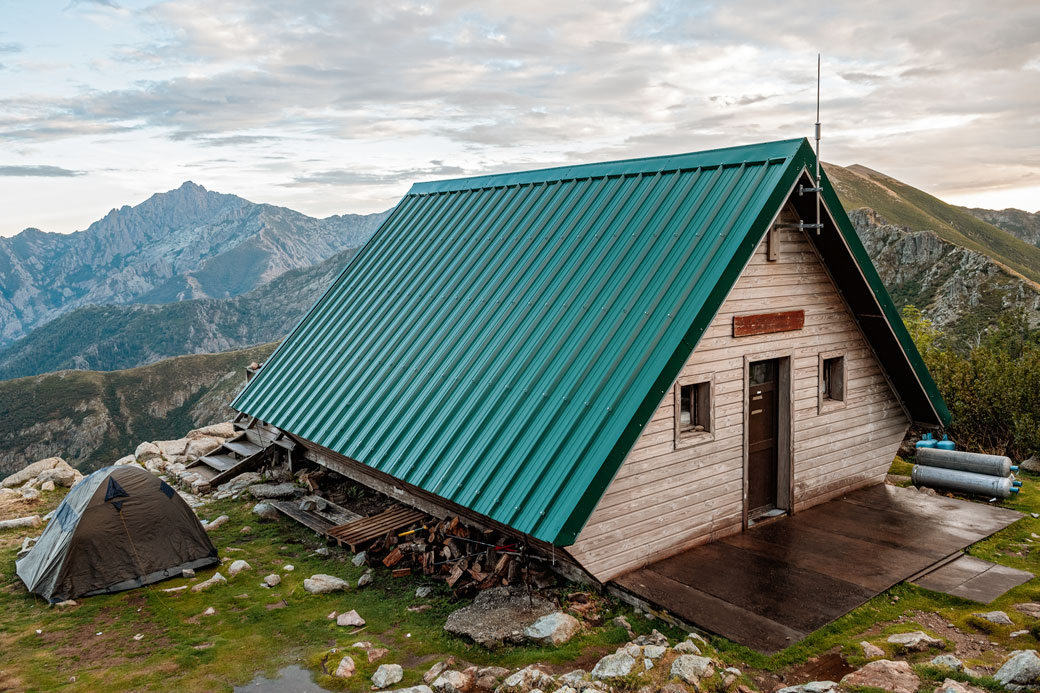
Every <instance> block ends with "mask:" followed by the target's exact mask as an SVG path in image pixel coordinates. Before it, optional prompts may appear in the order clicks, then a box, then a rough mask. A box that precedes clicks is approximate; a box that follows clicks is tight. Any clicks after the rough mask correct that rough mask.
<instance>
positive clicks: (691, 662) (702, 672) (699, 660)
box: [669, 654, 715, 686]
mask: <svg viewBox="0 0 1040 693" xmlns="http://www.w3.org/2000/svg"><path fill="white" fill-rule="evenodd" d="M669 673H670V675H671V676H672V677H678V678H680V679H682V680H683V681H685V682H686V683H689V684H692V685H694V686H696V685H697V684H698V683H700V680H701V679H705V678H708V677H709V676H711V675H712V674H714V673H715V667H713V666H712V664H711V660H710V659H708V658H707V657H699V656H697V655H688V654H684V655H679V656H678V657H676V658H675V661H673V662H672V669H671V671H670V672H669Z"/></svg>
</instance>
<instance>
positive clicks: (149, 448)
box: [134, 442, 162, 463]
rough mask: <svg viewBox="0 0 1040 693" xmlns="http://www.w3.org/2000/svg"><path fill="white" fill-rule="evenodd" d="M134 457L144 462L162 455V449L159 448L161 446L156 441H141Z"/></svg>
mask: <svg viewBox="0 0 1040 693" xmlns="http://www.w3.org/2000/svg"><path fill="white" fill-rule="evenodd" d="M134 457H135V458H137V461H138V462H141V463H144V462H147V461H148V460H152V459H155V458H156V457H162V451H160V450H159V446H158V445H156V444H155V443H147V442H146V443H141V444H140V445H138V446H137V449H136V450H134Z"/></svg>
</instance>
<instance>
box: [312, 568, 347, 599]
mask: <svg viewBox="0 0 1040 693" xmlns="http://www.w3.org/2000/svg"><path fill="white" fill-rule="evenodd" d="M303 589H304V590H305V591H306V592H309V593H310V594H327V593H329V592H342V591H343V590H346V589H350V583H349V582H347V581H346V580H344V579H343V578H338V577H335V576H333V575H325V574H324V573H317V574H316V575H311V576H310V577H309V578H306V579H305V580H304V581H303Z"/></svg>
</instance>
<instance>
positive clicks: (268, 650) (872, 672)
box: [0, 425, 1040, 693]
mask: <svg viewBox="0 0 1040 693" xmlns="http://www.w3.org/2000/svg"><path fill="white" fill-rule="evenodd" d="M233 432H234V431H233V429H232V427H231V426H230V425H218V426H213V427H206V428H203V429H198V430H195V431H192V432H191V433H189V434H188V435H187V436H185V437H184V438H181V439H178V440H175V441H153V442H148V443H142V444H141V445H139V446H138V447H137V449H136V450H135V452H134V454H132V455H127V456H126V457H124V458H122V459H120V460H119V461H118V463H119V464H140V465H141V466H144V467H145V468H148V469H150V470H151V471H153V472H154V473H156V474H158V475H161V476H163V477H164V478H166V479H167V480H169V481H171V482H173V483H175V484H178V485H179V487H180V489H179V492H180V493H181V494H182V497H184V498H185V500H186V501H187V502H188V503H189V505H191V506H192V507H193V508H195V510H196V513H197V514H198V515H199V517H200V518H202V521H203V524H204V526H205V527H206V529H207V531H209V532H210V535H211V537H213V539H214V543H215V544H216V545H217V546H218V548H219V550H220V554H221V556H222V564H221V565H219V566H217V567H216V568H215V569H208V570H204V571H199V573H198V574H197V575H196V574H194V573H189V574H185V575H183V576H181V577H179V578H175V579H172V580H168V581H166V582H164V583H161V584H159V585H156V586H153V587H151V588H146V589H139V590H133V591H130V592H124V593H121V594H116V595H104V596H100V597H92V598H89V599H84V600H78V602H73V603H66V604H63V605H55V606H49V605H46V604H43V603H42V602H40V601H39V600H37V599H35V598H34V597H33V596H32V595H29V594H27V593H26V592H25V589H24V586H22V584H21V583H20V582H19V581H18V579H17V578H16V577H15V575H14V559H15V556H16V555H18V554H19V553H21V552H23V551H25V550H28V549H29V548H30V547H31V545H32V539H33V535H37V534H38V533H39V527H40V526H41V525H42V523H44V522H46V521H47V517H48V514H49V513H50V512H51V511H53V509H54V508H55V507H56V506H57V504H58V503H59V502H60V500H61V498H62V497H64V494H65V493H66V492H67V488H68V487H69V486H71V485H73V484H74V483H75V482H76V481H77V480H78V477H79V473H78V472H76V471H75V470H74V469H72V468H71V467H69V466H68V465H66V464H65V463H64V462H63V461H62V460H60V459H57V458H51V459H47V460H41V461H40V462H38V463H36V464H34V465H32V466H30V467H29V468H26V469H25V470H23V471H21V472H19V473H18V474H16V475H12V476H11V477H8V478H7V479H5V480H4V481H3V482H2V483H0V521H3V522H6V523H7V525H5V524H0V652H2V653H3V654H2V656H0V690H50V689H53V688H57V687H68V688H69V689H72V690H78V689H82V690H96V689H97V688H98V687H99V686H102V685H104V686H107V687H109V688H111V687H113V686H114V687H115V688H116V689H119V690H154V689H159V688H170V687H174V688H177V689H183V690H232V689H233V688H234V687H236V686H241V685H244V684H246V683H247V682H248V681H250V680H251V679H253V678H254V676H255V675H256V674H258V673H264V674H265V675H267V676H268V677H271V678H277V675H278V672H279V670H280V669H281V668H282V667H285V666H286V665H289V664H293V663H301V664H303V665H304V666H305V667H306V668H307V669H308V670H309V671H310V672H311V674H312V675H313V677H314V681H315V682H316V683H317V684H318V685H320V686H322V687H324V688H328V689H332V690H359V691H360V690H398V691H414V692H415V693H419V692H425V691H430V692H432V691H438V692H444V693H451V692H454V691H462V692H465V693H479V692H490V691H500V692H503V693H514V692H515V693H520V692H523V693H530V692H532V691H543V692H544V693H550V692H558V693H572V692H574V693H577V692H578V691H582V692H585V693H597V692H600V693H611V692H621V691H639V692H641V693H650V692H651V691H670V692H673V693H677V692H679V691H719V692H722V691H727V692H732V693H749V692H750V691H769V692H770V693H772V692H774V691H783V692H784V693H802V692H804V693H816V692H820V691H850V692H851V691H877V690H885V691H897V692H903V691H906V692H908V693H909V692H918V691H942V692H944V693H955V692H956V693H963V692H965V691H982V690H991V691H1002V690H1008V691H1028V690H1040V657H1038V656H1037V654H1036V649H1037V647H1038V642H1040V640H1038V637H1040V580H1032V581H1030V582H1028V583H1026V584H1025V585H1022V586H1021V587H1018V588H1016V589H1014V590H1012V591H1011V592H1010V593H1008V594H1007V595H1005V596H1004V597H1001V598H1000V599H998V600H997V601H996V602H994V603H993V604H991V605H979V604H975V603H972V602H967V601H964V600H959V599H955V598H952V597H947V596H945V595H940V594H937V593H932V592H928V591H926V590H922V589H919V588H917V587H914V586H911V585H905V584H904V585H899V586H897V587H895V588H893V589H892V590H889V591H888V592H886V593H885V594H882V595H880V596H879V597H877V598H875V599H874V600H872V601H871V602H869V603H868V604H866V605H864V606H863V607H860V608H859V609H857V610H855V611H853V612H852V613H850V614H848V615H847V616H845V617H843V618H842V619H839V620H838V621H837V622H835V623H834V624H832V625H830V626H827V627H826V628H824V629H821V630H820V631H818V632H817V633H814V634H813V635H811V636H810V637H809V638H808V639H807V640H806V641H804V642H802V643H799V644H798V645H795V646H793V647H791V648H789V649H788V650H786V651H784V652H781V653H779V654H777V655H775V656H772V657H765V656H763V655H760V654H757V653H754V652H751V651H749V650H746V649H744V648H741V647H739V646H737V645H735V644H734V643H731V642H729V641H726V640H724V639H721V638H715V637H711V636H709V635H708V634H702V633H691V632H688V631H686V630H681V629H677V628H674V627H672V626H670V625H669V624H667V623H664V622H662V621H660V620H658V619H654V618H653V617H652V616H650V615H648V614H642V613H639V612H637V611H635V610H633V609H631V608H630V607H627V606H625V605H623V604H620V603H618V602H617V601H615V600H613V599H610V598H608V597H606V596H604V595H601V594H599V593H597V592H595V591H594V590H590V589H588V588H587V587H584V586H580V585H575V584H568V583H565V582H563V581H560V582H559V583H558V584H556V585H554V586H550V587H547V588H546V589H543V590H540V591H535V592H529V591H527V590H526V589H524V588H522V587H517V586H511V587H497V588H494V589H487V590H484V591H481V592H479V593H478V594H477V595H476V597H475V598H473V599H472V600H470V599H468V598H466V599H461V600H460V599H458V595H457V594H453V592H452V590H451V589H449V588H448V587H447V586H446V585H445V583H444V582H443V580H435V579H433V578H431V577H426V576H407V577H404V578H395V577H392V574H391V571H390V570H389V569H387V568H385V567H383V566H382V565H381V564H378V563H377V564H376V565H369V563H370V561H369V559H368V557H367V556H366V555H364V554H358V555H352V554H350V553H349V552H346V551H343V550H340V549H337V548H333V547H328V546H326V545H325V544H324V542H323V541H320V540H319V538H318V537H317V536H316V535H314V534H313V533H311V532H309V531H307V530H306V529H304V528H302V527H301V526H299V525H297V524H295V523H294V522H292V521H290V520H288V519H286V518H284V517H281V516H280V515H279V514H278V513H277V512H273V508H271V506H270V504H269V501H270V499H271V498H272V497H279V496H280V497H286V498H292V497H296V496H300V495H303V494H304V493H307V492H309V490H308V491H305V490H304V489H303V488H301V487H300V485H299V481H298V479H297V478H295V477H294V476H292V475H290V474H289V473H288V472H287V471H286V470H282V469H263V470H259V471H257V472H250V473H247V474H244V475H242V476H241V477H239V478H236V479H233V480H232V481H230V482H228V483H227V484H225V485H224V486H222V487H220V488H218V489H214V491H213V492H212V493H210V494H208V495H207V494H198V493H192V492H191V489H192V482H193V479H192V477H191V472H190V470H186V469H185V465H186V464H188V463H190V461H191V460H193V459H194V458H195V457H197V456H198V455H201V454H204V453H205V452H207V451H208V450H209V449H211V448H212V447H214V446H216V445H218V444H220V443H221V442H222V441H223V440H224V439H226V438H227V437H229V436H230V435H232V434H233ZM893 472H896V473H898V472H905V469H903V468H902V467H901V466H899V465H896V466H895V467H894V469H893ZM894 479H895V480H896V481H897V482H901V481H902V479H900V478H899V477H898V476H897V477H894ZM1025 480H1026V486H1025V491H1023V493H1022V494H1021V496H1020V497H1019V498H1017V499H1014V500H1013V501H1010V502H1009V504H1011V505H1012V506H1013V507H1017V508H1018V509H1020V510H1023V511H1025V512H1026V513H1027V514H1026V516H1025V518H1024V519H1023V520H1021V521H1020V522H1019V523H1017V524H1016V525H1014V526H1012V527H1011V528H1008V529H1007V530H1004V531H1003V532H1001V533H998V534H997V535H995V536H994V537H992V538H991V539H989V540H987V541H985V542H982V543H980V544H978V545H976V546H975V547H973V548H972V553H973V554H975V555H977V556H979V557H980V558H984V559H987V560H995V561H997V562H1000V563H1004V564H1006V565H1011V566H1012V567H1016V568H1022V569H1026V570H1031V571H1032V572H1034V573H1037V574H1040V555H1037V556H1034V554H1033V552H1034V551H1035V550H1036V547H1037V546H1040V534H1036V532H1038V531H1040V513H1038V511H1040V498H1035V497H1034V494H1035V492H1036V485H1035V484H1034V479H1033V478H1032V477H1025ZM196 490H198V485H196ZM366 493H367V494H369V495H371V493H372V492H366V491H364V490H363V489H357V490H356V491H355V492H351V493H347V494H346V495H347V496H348V497H351V498H352V499H354V500H356V501H357V507H365V508H373V509H378V508H380V507H382V506H381V504H380V502H379V499H376V498H372V497H368V496H366ZM345 504H346V505H348V506H349V505H350V504H349V503H345ZM12 520H15V521H16V522H15V523H13V524H12V523H11V522H10V521H12Z"/></svg>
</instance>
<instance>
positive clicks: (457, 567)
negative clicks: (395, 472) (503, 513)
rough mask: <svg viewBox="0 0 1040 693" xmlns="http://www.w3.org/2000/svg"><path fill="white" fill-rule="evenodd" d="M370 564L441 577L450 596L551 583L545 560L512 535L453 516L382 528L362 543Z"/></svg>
mask: <svg viewBox="0 0 1040 693" xmlns="http://www.w3.org/2000/svg"><path fill="white" fill-rule="evenodd" d="M365 551H366V553H367V560H368V562H369V563H370V564H372V565H376V564H377V563H382V564H383V565H384V566H386V567H387V568H389V569H390V570H391V571H393V575H394V577H403V576H405V575H413V574H420V573H421V574H423V575H428V576H435V577H439V578H443V579H444V581H445V582H446V583H447V584H448V586H449V587H451V588H452V590H453V592H454V594H455V596H457V597H463V596H469V595H472V594H473V593H475V592H477V591H478V590H484V589H488V588H490V587H497V586H499V585H526V586H529V587H535V588H538V589H544V588H546V587H550V586H552V585H554V584H555V582H556V577H555V574H554V573H553V572H552V568H551V565H550V562H549V561H546V560H545V558H544V557H542V556H535V555H532V554H531V552H530V550H529V547H527V546H525V545H524V543H523V542H521V541H520V540H517V539H515V538H511V537H507V536H506V535H504V534H501V533H499V532H495V531H492V530H486V531H481V530H478V529H474V528H471V527H468V526H466V525H465V524H463V523H462V522H461V521H460V520H459V518H458V517H452V518H448V519H445V520H441V521H435V520H433V519H429V518H428V519H427V520H426V521H424V522H422V523H419V524H416V525H415V526H413V527H412V528H410V529H407V530H404V531H401V532H388V533H387V534H386V535H385V536H384V537H382V538H380V539H376V540H374V541H372V542H371V543H370V544H369V545H368V546H367V547H365Z"/></svg>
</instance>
